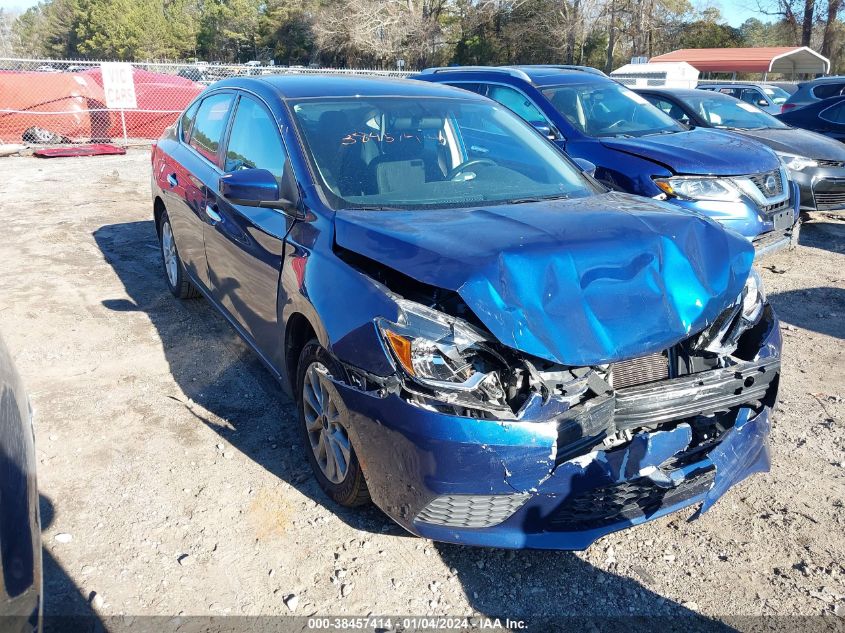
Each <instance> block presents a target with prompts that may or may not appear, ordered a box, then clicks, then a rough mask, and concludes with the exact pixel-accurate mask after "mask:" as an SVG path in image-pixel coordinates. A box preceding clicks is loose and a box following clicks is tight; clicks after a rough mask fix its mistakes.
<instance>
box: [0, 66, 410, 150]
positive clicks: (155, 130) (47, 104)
mask: <svg viewBox="0 0 845 633" xmlns="http://www.w3.org/2000/svg"><path fill="white" fill-rule="evenodd" d="M103 63H104V62H103V61H91V60H85V61H83V60H73V59H16V58H0V144H25V145H33V146H35V145H61V144H67V143H89V142H112V143H118V144H121V145H128V144H133V143H137V144H144V143H147V142H149V140H150V139H156V138H158V137H159V136H160V135H161V133H162V132H163V131H164V129H165V128H166V127H167V126H169V125H170V124H171V123H173V121H175V120H176V117H177V116H178V115H179V113H180V112H181V111H182V110H183V109H184V108H185V106H187V105H188V103H190V102H191V101H192V100H193V98H194V97H196V96H197V95H198V94H199V93H200V92H202V91H203V90H204V89H205V88H206V87H207V86H208V85H210V84H212V83H214V82H215V81H218V80H220V79H225V78H227V77H241V76H262V75H294V74H331V75H364V76H367V75H370V76H372V75H378V76H383V77H407V76H408V75H409V74H411V73H409V72H402V71H395V70H377V69H340V68H315V67H311V66H309V67H305V66H289V67H288V66H264V65H255V64H243V65H222V64H206V63H190V62H186V63H158V62H142V63H133V64H131V67H132V83H133V84H134V96H135V99H134V105H135V106H136V107H134V108H130V107H123V108H115V107H111V108H110V107H108V103H109V100H108V99H107V97H106V88H107V87H106V86H104V78H103V74H104V70H103V69H104V67H103V66H102V64H103ZM106 72H108V71H106Z"/></svg>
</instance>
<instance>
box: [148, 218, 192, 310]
mask: <svg viewBox="0 0 845 633" xmlns="http://www.w3.org/2000/svg"><path fill="white" fill-rule="evenodd" d="M158 241H159V246H160V247H161V263H162V265H163V266H164V278H165V280H166V281H167V287H168V288H169V289H170V292H172V293H173V296H174V297H176V298H177V299H194V298H196V297H199V296H200V293H199V291H198V290H197V289H196V287H195V286H194V284H192V283H191V280H190V279H188V274H187V273H186V272H185V265H184V264H183V263H182V258H180V257H179V251H178V250H177V249H176V240H174V239H173V227H172V226H171V224H170V218H169V217H168V216H167V211H163V212H162V214H161V220H160V221H159V229H158Z"/></svg>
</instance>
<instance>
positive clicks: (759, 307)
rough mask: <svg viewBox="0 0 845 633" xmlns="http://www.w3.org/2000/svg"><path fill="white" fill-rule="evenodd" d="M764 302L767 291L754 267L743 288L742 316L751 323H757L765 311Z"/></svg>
mask: <svg viewBox="0 0 845 633" xmlns="http://www.w3.org/2000/svg"><path fill="white" fill-rule="evenodd" d="M764 303H766V293H765V291H764V290H763V280H762V279H760V274H759V273H758V272H757V271H756V270H754V269H753V268H752V269H751V272H750V273H749V275H748V279H746V281H745V288H743V289H742V318H744V319H745V320H746V321H748V322H749V323H756V322H757V319H759V318H760V314H761V313H762V312H763V304H764Z"/></svg>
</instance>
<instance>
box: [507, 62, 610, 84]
mask: <svg viewBox="0 0 845 633" xmlns="http://www.w3.org/2000/svg"><path fill="white" fill-rule="evenodd" d="M510 68H517V69H519V70H521V71H523V72H524V73H525V74H526V75H528V76H529V77H530V78H531V81H532V82H534V83H535V84H537V85H540V86H549V85H553V84H568V83H588V82H593V83H607V82H608V81H613V79H611V78H610V77H607V76H606V75H597V74H595V73H593V72H590V71H588V70H580V69H578V68H572V67H569V68H566V67H556V66H532V65H524V66H510Z"/></svg>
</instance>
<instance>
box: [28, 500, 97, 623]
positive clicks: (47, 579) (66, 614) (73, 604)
mask: <svg viewBox="0 0 845 633" xmlns="http://www.w3.org/2000/svg"><path fill="white" fill-rule="evenodd" d="M39 511H40V513H41V532H42V541H43V542H44V543H45V545H46V544H47V543H49V539H50V532H49V529H50V526H51V524H52V523H53V517H54V514H55V511H54V508H53V502H52V501H50V499H49V498H48V497H46V496H44V495H40V497H39ZM41 556H42V562H41V565H42V574H43V578H44V633H102V632H103V631H105V630H106V627H105V626H104V624H103V622H102V620H101V619H100V618H99V617H98V616H97V614H96V612H95V611H94V609H93V607H92V606H91V601H92V600H93V599H94V596H93V595H90V596H87V597H86V596H85V595H83V593H82V590H81V589H80V588H79V587H78V586H77V584H76V583H75V582H74V581H73V579H72V578H71V577H70V575H69V574H68V573H67V572H66V571H65V569H64V567H62V565H61V563H59V561H57V560H56V559H55V558H53V555H52V554H51V553H50V551H49V550H48V548H47V546H44V547H42V550H41Z"/></svg>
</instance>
